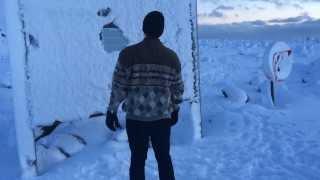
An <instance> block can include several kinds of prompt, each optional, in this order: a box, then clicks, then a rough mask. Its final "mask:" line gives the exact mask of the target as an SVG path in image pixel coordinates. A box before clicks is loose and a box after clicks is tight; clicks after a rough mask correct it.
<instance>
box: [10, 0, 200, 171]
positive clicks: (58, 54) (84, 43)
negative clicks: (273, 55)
mask: <svg viewBox="0 0 320 180" xmlns="http://www.w3.org/2000/svg"><path fill="white" fill-rule="evenodd" d="M6 10H7V34H8V40H9V50H10V59H11V66H12V79H13V87H14V104H15V118H16V130H17V139H18V145H19V155H20V160H21V166H22V168H23V172H24V173H25V174H36V173H37V171H38V169H37V168H39V167H38V166H39V159H37V158H38V153H37V151H39V147H38V144H37V142H36V141H37V140H36V139H37V128H38V127H43V126H52V125H53V126H54V125H57V124H55V123H54V122H59V123H60V122H62V124H66V123H70V122H71V123H74V122H77V121H88V122H89V120H88V119H89V117H90V116H91V117H92V116H97V115H99V114H100V115H101V114H102V113H103V112H105V109H106V105H107V103H108V102H107V100H108V99H109V97H108V96H109V95H110V88H111V77H112V72H113V69H114V66H115V63H116V60H117V57H118V54H119V51H120V50H121V49H122V48H124V47H125V46H127V45H131V44H134V43H137V42H139V41H140V40H142V39H143V36H144V35H143V32H142V30H141V27H142V20H143V18H144V16H145V15H146V14H147V13H148V12H150V11H152V10H159V11H162V12H163V13H164V15H165V17H167V19H166V29H165V32H164V35H163V37H162V38H161V40H162V42H163V43H164V44H165V45H166V46H168V47H170V48H172V49H173V50H175V51H176V52H177V53H178V55H179V57H180V59H181V61H182V67H183V78H184V81H185V85H186V91H185V94H184V98H185V103H184V104H183V106H182V112H183V114H182V117H183V121H182V123H181V125H180V126H179V127H177V128H176V129H175V130H174V135H175V137H174V142H175V141H179V140H181V139H183V138H186V137H187V138H190V139H197V138H200V136H201V126H200V123H201V118H200V89H199V64H198V47H197V20H196V0H184V1H181V0H152V1H150V0H125V1H124V0H123V1H118V0H66V1H37V0H7V1H6ZM190 112H191V113H190ZM59 123H58V124H59ZM186 128H188V133H187V132H182V131H185V129H186ZM179 134H181V136H179ZM182 134H183V136H182ZM186 134H190V135H186ZM74 137H75V136H74ZM76 139H78V140H79V137H76ZM44 148H45V149H49V150H50V151H52V149H50V146H49V145H48V146H47V145H46V146H44ZM49 150H48V152H49Z"/></svg>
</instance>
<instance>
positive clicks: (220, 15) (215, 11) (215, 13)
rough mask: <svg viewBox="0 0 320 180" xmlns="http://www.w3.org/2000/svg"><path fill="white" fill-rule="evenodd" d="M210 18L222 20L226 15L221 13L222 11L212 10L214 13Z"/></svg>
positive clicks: (211, 13)
mask: <svg viewBox="0 0 320 180" xmlns="http://www.w3.org/2000/svg"><path fill="white" fill-rule="evenodd" d="M208 16H210V17H217V18H221V17H223V16H224V15H223V13H222V12H220V11H218V10H216V9H214V10H212V11H211V12H210V13H209V14H208Z"/></svg>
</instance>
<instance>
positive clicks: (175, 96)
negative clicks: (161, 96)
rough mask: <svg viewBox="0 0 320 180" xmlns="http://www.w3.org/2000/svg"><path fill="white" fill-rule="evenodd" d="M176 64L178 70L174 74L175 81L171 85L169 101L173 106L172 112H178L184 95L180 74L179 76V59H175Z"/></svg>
mask: <svg viewBox="0 0 320 180" xmlns="http://www.w3.org/2000/svg"><path fill="white" fill-rule="evenodd" d="M177 61H178V62H179V63H178V66H179V67H178V70H177V72H176V74H175V78H174V79H175V80H174V82H173V83H172V85H171V88H170V89H171V100H172V105H173V110H174V111H175V110H178V109H179V107H180V104H181V103H182V101H183V93H184V82H183V80H182V74H181V64H180V61H179V59H178V58H177Z"/></svg>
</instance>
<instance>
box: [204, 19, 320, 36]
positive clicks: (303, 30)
mask: <svg viewBox="0 0 320 180" xmlns="http://www.w3.org/2000/svg"><path fill="white" fill-rule="evenodd" d="M289 20H290V19H289ZM289 20H287V21H289ZM274 21H275V20H274ZM278 21H279V22H280V20H278ZM319 29H320V20H310V21H302V22H301V23H288V24H283V25H279V24H276V25H267V24H266V22H264V21H254V22H244V23H234V24H224V25H200V26H199V36H200V38H202V39H208V38H210V39H211V38H221V39H249V40H250V39H251V40H292V39H299V38H305V37H320V31H319Z"/></svg>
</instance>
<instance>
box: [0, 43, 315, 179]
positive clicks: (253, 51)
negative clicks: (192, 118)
mask: <svg viewBox="0 0 320 180" xmlns="http://www.w3.org/2000/svg"><path fill="white" fill-rule="evenodd" d="M319 42H320V41H319V40H316V39H315V40H308V41H307V40H299V41H291V42H288V44H289V45H290V46H291V47H292V49H293V51H294V52H296V53H295V60H296V61H295V64H294V66H293V71H292V74H291V75H290V76H289V78H288V79H287V81H285V82H284V84H283V85H285V86H286V87H287V91H288V92H289V93H290V95H289V96H288V97H287V98H288V99H289V101H287V104H286V106H283V107H276V108H271V107H269V106H267V105H266V104H264V100H265V99H266V98H267V97H266V94H265V93H266V92H264V90H263V88H264V86H263V85H262V84H263V83H264V81H265V80H266V79H265V77H264V73H263V68H262V65H263V60H264V59H263V54H264V51H265V50H266V49H267V47H269V45H270V44H272V43H273V42H266V41H232V40H218V39H215V40H201V41H200V57H201V80H202V81H201V86H202V89H201V90H202V106H203V109H202V115H203V119H204V122H203V127H204V129H203V134H204V138H203V139H201V140H199V141H197V142H194V143H192V144H175V145H173V146H172V156H173V163H174V167H175V173H176V177H177V179H190V180H193V179H194V180H196V179H197V180H199V179H200V180H201V179H203V180H208V179H221V180H231V179H240V180H250V179H252V180H267V179H268V180H277V179H292V180H313V179H314V180H316V179H318V178H319V177H320V157H319V152H320V121H319V118H318V117H319V116H320V112H319V110H318V107H319V106H320V93H319V88H320V84H319V83H318V82H319V80H320V74H319V71H318V69H319V68H320V53H319V52H318V51H317V49H318V48H319V47H320V43H319ZM299 49H307V50H308V52H307V53H300V52H302V51H299ZM302 79H305V82H303V81H302ZM222 82H227V83H233V84H234V85H235V86H237V87H238V88H241V89H242V90H244V91H245V92H246V93H247V94H248V96H249V97H250V102H249V103H248V104H245V105H241V106H238V105H237V103H234V102H230V101H229V100H228V99H226V98H224V97H223V95H222V93H221V91H220V90H221V88H222V87H223V83H222ZM0 90H1V95H0V98H1V101H0V103H1V105H0V107H1V108H0V109H1V116H0V118H1V117H5V119H1V121H0V122H1V125H2V126H5V127H7V128H5V129H6V131H4V132H1V133H2V135H1V141H0V142H5V143H4V147H5V149H7V150H4V151H5V152H4V154H3V153H1V155H2V156H3V157H6V158H10V159H13V161H12V162H13V163H12V164H11V165H9V167H7V169H8V170H10V171H2V170H3V169H4V168H6V167H5V166H4V165H3V166H0V168H1V172H6V173H5V174H4V176H3V177H10V179H14V178H15V177H17V173H18V172H19V170H18V163H17V162H16V161H17V160H16V159H17V157H16V155H15V152H14V151H16V150H15V148H16V146H15V143H14V133H13V132H12V131H13V123H12V119H13V115H12V107H7V105H8V104H11V98H10V94H11V90H4V89H0ZM4 107H7V108H4ZM180 115H181V117H182V118H181V119H180V121H184V116H188V114H187V113H181V114H180ZM98 122H99V120H98V121H97V123H98ZM102 126H103V124H101V132H102V131H103V129H105V127H102ZM178 126H182V124H178ZM93 127H96V126H95V125H92V128H93ZM92 128H89V127H88V129H87V131H86V132H87V133H88V132H91V131H93V130H94V128H93V129H92ZM175 128H176V127H175ZM175 128H174V129H173V133H176V132H175V131H176V129H175ZM84 129H86V128H84ZM99 131H100V130H99ZM105 131H106V132H105V133H106V134H109V133H110V132H108V131H107V130H106V129H105ZM1 133H0V134H1ZM189 133H190V132H188V131H185V135H186V136H188V134H189ZM109 135H110V134H109ZM122 135H123V134H121V132H119V134H117V135H114V139H116V137H118V136H120V137H121V136H122ZM7 138H9V139H7ZM110 138H113V137H110ZM108 139H109V138H108V137H106V138H101V139H100V140H99V139H98V140H97V141H99V142H100V143H93V144H91V145H89V146H88V147H87V148H85V149H84V150H83V151H81V152H78V153H76V154H75V155H74V156H73V157H71V158H69V159H67V160H66V161H65V162H63V163H58V164H56V165H55V166H53V167H51V168H49V169H48V171H47V172H46V173H44V174H42V175H41V176H39V177H36V178H34V179H35V180H54V179H70V180H72V179H80V180H81V179H86V180H90V179H92V180H100V179H101V180H102V179H114V180H120V179H121V180H122V179H128V167H129V157H130V152H129V148H128V145H127V143H126V142H125V141H118V140H113V141H110V140H108ZM9 142H10V143H9ZM9 144H10V145H9ZM11 151H13V152H11ZM58 157H59V156H58ZM58 157H56V158H58ZM1 159H2V157H1ZM1 163H2V162H1ZM2 174H3V173H2ZM146 174H147V179H157V165H156V160H155V158H154V155H153V152H152V151H149V155H148V160H147V163H146ZM11 177H12V178H11ZM0 179H1V178H0ZM5 179H7V178H5Z"/></svg>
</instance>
